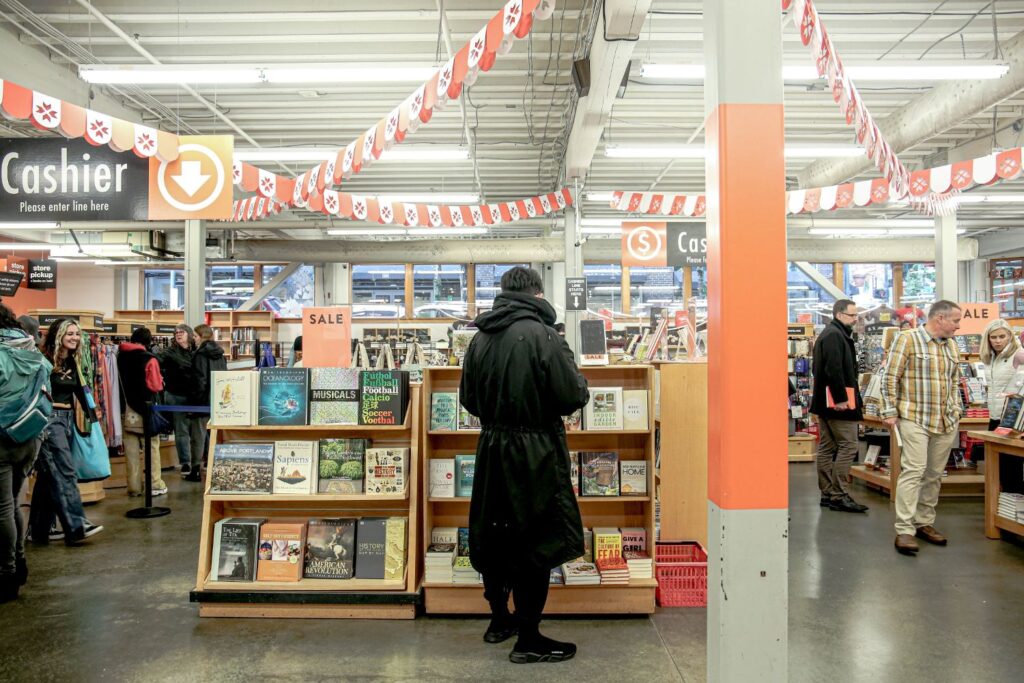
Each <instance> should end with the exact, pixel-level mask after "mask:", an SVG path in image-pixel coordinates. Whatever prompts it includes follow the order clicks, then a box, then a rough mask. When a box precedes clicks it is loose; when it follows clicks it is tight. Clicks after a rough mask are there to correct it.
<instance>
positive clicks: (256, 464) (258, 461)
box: [210, 443, 274, 493]
mask: <svg viewBox="0 0 1024 683" xmlns="http://www.w3.org/2000/svg"><path fill="white" fill-rule="evenodd" d="M273 481H274V445H273V444H269V443H219V444H216V445H215V446H214V447H213V471H212V472H211V473H210V491H212V492H213V493H270V492H271V489H272V485H273Z"/></svg>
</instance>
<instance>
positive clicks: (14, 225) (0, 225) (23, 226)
mask: <svg viewBox="0 0 1024 683" xmlns="http://www.w3.org/2000/svg"><path fill="white" fill-rule="evenodd" d="M59 227H60V223H57V222H55V221H40V222H38V223H30V222H27V221H12V222H9V223H8V222H3V221H0V230H54V229H56V228H59Z"/></svg>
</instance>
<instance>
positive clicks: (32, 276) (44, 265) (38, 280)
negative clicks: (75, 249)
mask: <svg viewBox="0 0 1024 683" xmlns="http://www.w3.org/2000/svg"><path fill="white" fill-rule="evenodd" d="M56 287H57V262H56V261H53V260H50V259H29V262H28V288H29V289H54V288H56Z"/></svg>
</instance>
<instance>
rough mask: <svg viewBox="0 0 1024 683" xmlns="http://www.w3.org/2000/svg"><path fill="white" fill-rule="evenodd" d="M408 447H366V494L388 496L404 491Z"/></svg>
mask: <svg viewBox="0 0 1024 683" xmlns="http://www.w3.org/2000/svg"><path fill="white" fill-rule="evenodd" d="M408 462H409V449H408V448H367V449H366V495H368V496H389V495H396V494H402V493H405V475H406V472H407V471H408V470H407V466H408Z"/></svg>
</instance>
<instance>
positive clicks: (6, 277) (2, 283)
mask: <svg viewBox="0 0 1024 683" xmlns="http://www.w3.org/2000/svg"><path fill="white" fill-rule="evenodd" d="M23 277H25V276H24V275H22V274H21V273H8V272H7V271H3V272H0V296H14V295H15V294H17V293H18V285H20V284H21V279H22V278H23Z"/></svg>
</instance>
